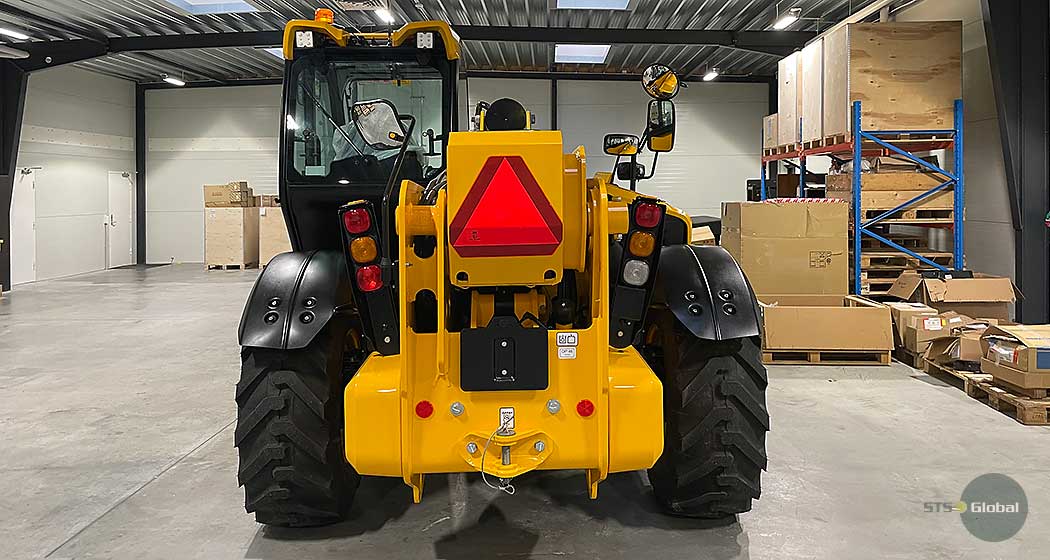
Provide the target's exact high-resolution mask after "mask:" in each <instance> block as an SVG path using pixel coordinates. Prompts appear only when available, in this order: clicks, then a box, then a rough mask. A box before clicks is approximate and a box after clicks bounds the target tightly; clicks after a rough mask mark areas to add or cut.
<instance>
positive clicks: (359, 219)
mask: <svg viewBox="0 0 1050 560" xmlns="http://www.w3.org/2000/svg"><path fill="white" fill-rule="evenodd" d="M343 226H345V227H346V231H347V232H349V233H352V234H355V235H356V234H358V233H364V232H366V231H368V228H370V227H372V217H371V216H369V215H368V210H365V209H364V208H351V209H350V210H347V211H346V212H345V213H343Z"/></svg>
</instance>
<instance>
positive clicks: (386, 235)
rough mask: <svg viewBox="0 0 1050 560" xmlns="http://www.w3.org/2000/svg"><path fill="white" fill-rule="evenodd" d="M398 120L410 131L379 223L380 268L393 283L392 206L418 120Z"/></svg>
mask: <svg viewBox="0 0 1050 560" xmlns="http://www.w3.org/2000/svg"><path fill="white" fill-rule="evenodd" d="M397 118H398V120H407V121H408V130H407V131H405V141H404V142H402V143H401V149H400V150H399V151H398V152H397V159H395V160H394V169H393V170H392V171H391V172H390V178H389V179H388V180H387V183H386V190H384V191H383V205H382V208H383V217H382V219H381V220H379V223H381V224H383V257H382V258H381V259H380V260H379V268H380V269H381V270H382V272H383V281H384V282H387V283H392V282H391V280H392V272H391V262H392V261H391V259H390V255H391V254H392V253H393V250H394V248H393V236H392V234H391V232H392V230H393V228H394V224H393V223H392V221H393V220H390V219H389V218H390V211H391V209H392V206H391V204H392V203H393V198H394V195H395V194H396V193H397V192H398V188H397V187H398V186H399V185H400V181H398V177H400V176H401V166H402V165H403V164H404V163H405V154H406V153H407V152H408V144H409V139H410V138H412V130H413V129H415V127H416V118H415V117H413V116H412V115H398V116H397Z"/></svg>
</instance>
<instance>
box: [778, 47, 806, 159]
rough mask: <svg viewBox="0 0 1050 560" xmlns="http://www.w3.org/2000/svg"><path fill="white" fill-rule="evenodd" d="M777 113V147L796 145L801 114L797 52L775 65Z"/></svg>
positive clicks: (800, 85) (800, 76) (798, 58)
mask: <svg viewBox="0 0 1050 560" xmlns="http://www.w3.org/2000/svg"><path fill="white" fill-rule="evenodd" d="M777 111H778V112H777V139H778V140H777V145H778V146H790V145H795V144H797V143H798V141H799V129H798V118H799V115H801V114H802V56H801V55H800V54H799V53H797V52H796V53H791V54H790V55H788V56H787V57H785V58H783V59H781V60H780V62H779V63H778V64H777Z"/></svg>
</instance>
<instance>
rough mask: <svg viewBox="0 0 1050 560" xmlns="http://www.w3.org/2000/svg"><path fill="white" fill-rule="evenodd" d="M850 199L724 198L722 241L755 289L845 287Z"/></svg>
mask: <svg viewBox="0 0 1050 560" xmlns="http://www.w3.org/2000/svg"><path fill="white" fill-rule="evenodd" d="M848 218H849V205H848V204H845V203H842V202H839V201H834V202H829V201H819V202H815V201H798V200H795V201H783V200H769V201H765V202H726V203H724V204H723V205H722V237H721V245H722V246H723V247H725V249H726V250H727V251H729V252H730V253H731V254H732V255H733V257H735V258H736V260H737V262H738V263H739V264H740V266H741V268H743V270H744V274H745V275H746V276H747V278H748V280H749V281H750V282H751V286H752V287H753V288H754V290H755V293H757V294H759V295H765V294H835V295H840V296H842V295H845V294H846V293H848V280H849V279H848V270H849V262H848V261H849V258H848V254H849V252H848V238H849V235H848V233H847V222H848Z"/></svg>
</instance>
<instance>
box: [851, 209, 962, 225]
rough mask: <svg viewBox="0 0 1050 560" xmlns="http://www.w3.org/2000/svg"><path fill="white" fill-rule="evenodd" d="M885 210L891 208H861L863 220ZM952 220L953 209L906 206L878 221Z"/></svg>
mask: <svg viewBox="0 0 1050 560" xmlns="http://www.w3.org/2000/svg"><path fill="white" fill-rule="evenodd" d="M887 210H893V208H865V209H863V210H861V215H862V216H863V219H864V220H871V219H873V218H877V217H879V216H881V215H882V214H883V213H884V212H886V211H887ZM953 220H954V211H953V210H942V209H923V208H906V209H904V210H898V211H896V212H894V213H893V214H890V215H889V216H888V217H886V219H884V220H882V221H880V222H879V223H880V224H881V223H890V224H904V223H931V224H939V223H951V222H952V221H953Z"/></svg>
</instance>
